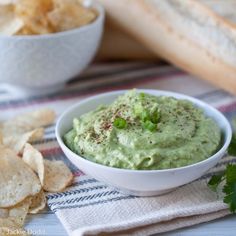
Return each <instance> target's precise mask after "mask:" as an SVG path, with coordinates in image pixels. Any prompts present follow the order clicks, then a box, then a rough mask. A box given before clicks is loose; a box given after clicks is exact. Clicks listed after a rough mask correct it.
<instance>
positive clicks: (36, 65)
mask: <svg viewBox="0 0 236 236" xmlns="http://www.w3.org/2000/svg"><path fill="white" fill-rule="evenodd" d="M92 7H93V8H95V9H96V10H97V11H98V17H97V18H96V20H95V21H94V22H92V23H91V24H88V25H85V26H82V27H80V28H76V29H73V30H69V31H64V32H59V33H53V34H47V35H29V36H20V35H19V36H0V52H1V53H0V84H1V83H7V84H8V85H9V84H10V85H11V86H14V87H10V88H12V89H13V90H16V91H19V92H21V91H22V93H32V94H37V93H48V92H52V91H55V90H58V89H59V88H62V87H63V85H64V84H65V83H66V81H68V80H69V79H71V78H73V77H75V76H77V75H78V74H79V73H80V72H81V71H82V70H83V69H84V68H85V67H86V66H87V65H88V64H89V62H90V61H91V60H92V59H93V57H94V55H95V53H96V50H97V48H98V46H99V44H100V40H101V37H102V33H103V25H104V9H103V7H102V6H101V5H100V4H98V3H92ZM8 87H9V86H8ZM15 88H16V89H15Z"/></svg>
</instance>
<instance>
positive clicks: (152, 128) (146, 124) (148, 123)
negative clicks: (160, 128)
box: [142, 120, 157, 132]
mask: <svg viewBox="0 0 236 236" xmlns="http://www.w3.org/2000/svg"><path fill="white" fill-rule="evenodd" d="M142 124H143V128H144V129H147V130H149V131H151V132H152V131H155V130H156V129H157V125H156V124H154V123H152V122H151V121H150V120H146V121H144V122H143V123H142Z"/></svg>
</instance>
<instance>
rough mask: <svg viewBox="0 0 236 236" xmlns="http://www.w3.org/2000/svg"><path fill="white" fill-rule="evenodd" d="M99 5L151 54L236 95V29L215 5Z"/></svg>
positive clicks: (124, 1)
mask: <svg viewBox="0 0 236 236" xmlns="http://www.w3.org/2000/svg"><path fill="white" fill-rule="evenodd" d="M100 2H101V3H102V4H103V5H104V6H105V8H106V10H107V13H108V15H109V17H111V18H112V19H113V20H114V21H115V22H116V24H118V25H119V26H120V27H122V28H123V29H124V30H126V31H127V32H128V33H129V34H131V35H132V36H133V37H135V38H136V39H137V40H138V41H139V42H141V43H143V44H144V45H145V46H146V47H147V48H149V49H150V50H152V51H153V52H154V53H156V54H157V55H160V56H161V57H163V58H164V59H166V60H167V61H169V62H171V63H173V64H175V65H177V66H179V67H180V68H182V69H183V70H186V71H188V72H190V73H192V74H194V75H196V76H198V77H200V78H203V79H205V80H208V81H210V82H211V83H213V84H215V85H218V86H220V87H222V88H224V89H226V90H228V91H230V92H232V93H235V94H236V28H235V23H234V22H233V21H232V19H231V18H232V17H228V19H226V18H225V17H223V16H225V15H227V14H226V13H227V11H226V10H225V11H223V12H224V13H222V12H221V14H222V15H223V16H222V15H219V13H220V12H219V10H217V8H216V7H212V5H213V6H214V4H213V3H212V2H213V1H212V2H211V1H210V0H206V2H204V0H200V1H198V0H164V1H163V0H119V1H113V0H100ZM214 2H217V1H214ZM225 2H227V1H225Z"/></svg>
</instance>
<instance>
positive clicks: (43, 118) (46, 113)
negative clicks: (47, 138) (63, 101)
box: [3, 108, 55, 133]
mask: <svg viewBox="0 0 236 236" xmlns="http://www.w3.org/2000/svg"><path fill="white" fill-rule="evenodd" d="M54 120H55V112H54V111H53V110H51V109H47V108H44V109H40V110H37V111H33V112H28V113H25V114H21V115H18V116H16V117H13V118H12V119H10V120H8V121H6V122H4V123H3V127H6V128H8V129H10V128H11V127H17V128H18V129H19V131H20V132H21V133H25V132H27V131H32V130H34V129H37V128H41V127H44V126H47V125H50V124H52V123H53V122H54Z"/></svg>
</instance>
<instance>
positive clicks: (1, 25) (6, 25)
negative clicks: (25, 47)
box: [0, 5, 24, 36]
mask: <svg viewBox="0 0 236 236" xmlns="http://www.w3.org/2000/svg"><path fill="white" fill-rule="evenodd" d="M23 25H24V23H23V21H22V20H21V19H20V18H18V17H16V16H15V14H14V11H13V6H12V5H6V6H5V5H0V35H8V36H10V35H14V34H15V33H16V32H17V31H19V30H20V29H21V28H22V27H23Z"/></svg>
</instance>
